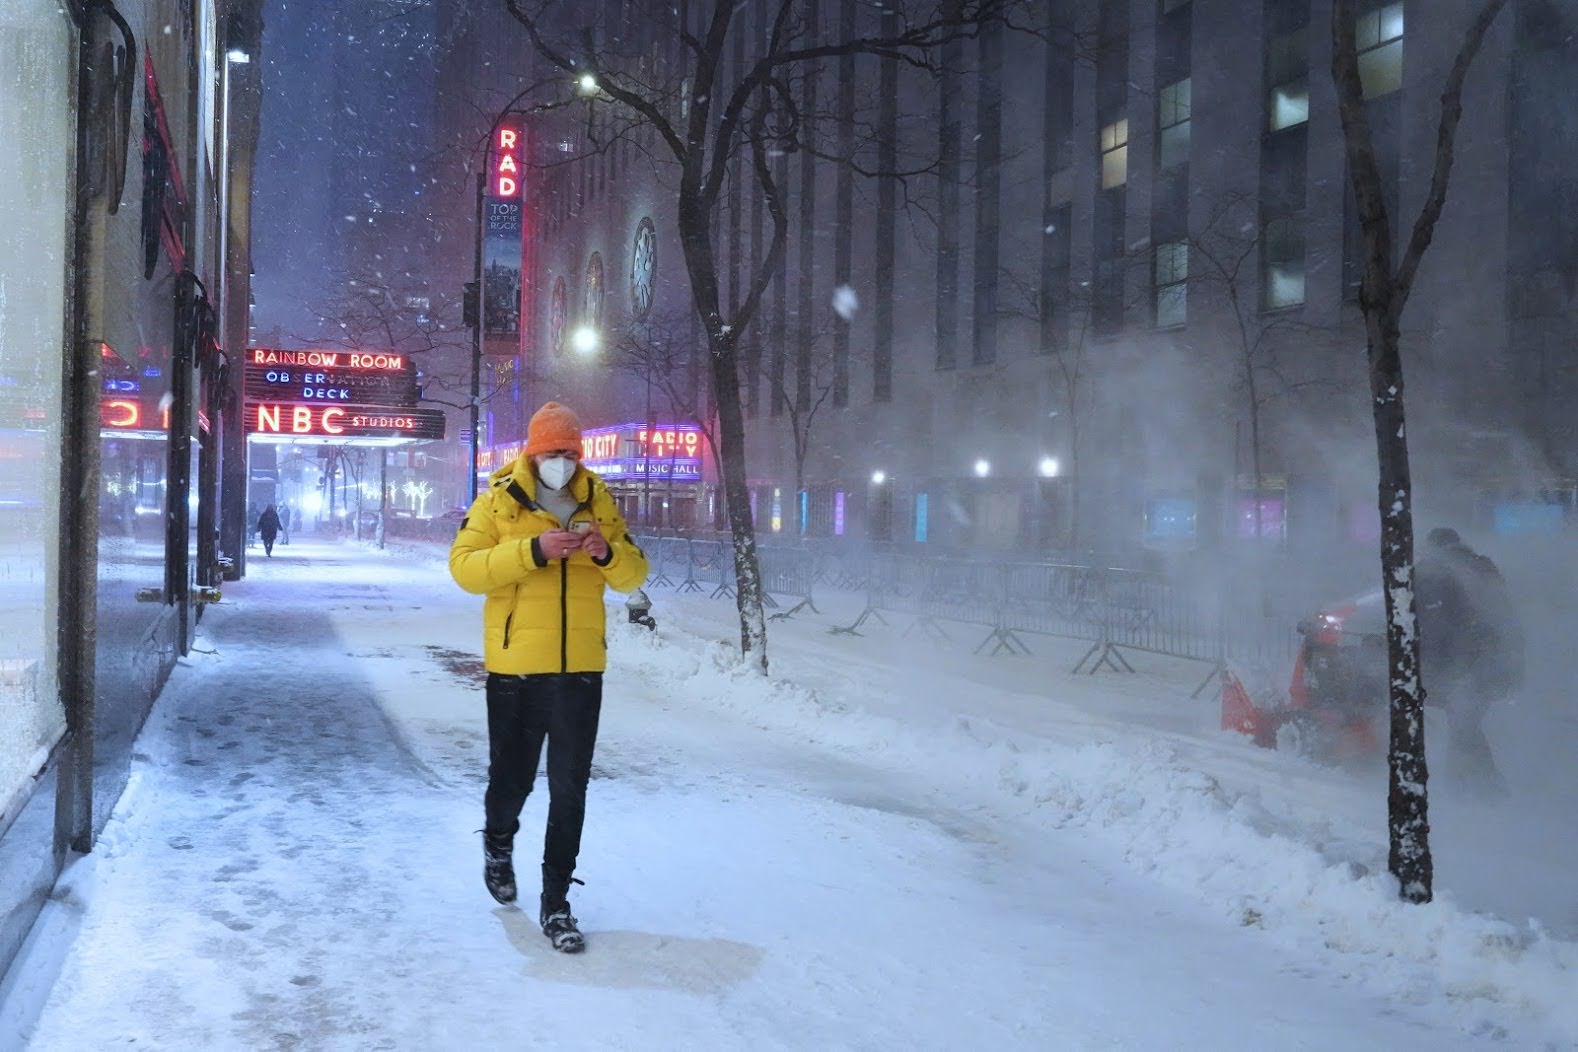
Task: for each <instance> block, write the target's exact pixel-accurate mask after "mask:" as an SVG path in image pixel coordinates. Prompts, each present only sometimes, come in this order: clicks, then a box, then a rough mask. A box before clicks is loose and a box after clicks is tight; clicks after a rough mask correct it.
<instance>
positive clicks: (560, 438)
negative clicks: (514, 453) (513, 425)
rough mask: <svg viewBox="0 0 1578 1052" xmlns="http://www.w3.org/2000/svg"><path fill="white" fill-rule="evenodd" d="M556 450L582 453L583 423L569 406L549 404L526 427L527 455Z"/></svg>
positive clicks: (536, 413)
mask: <svg viewBox="0 0 1578 1052" xmlns="http://www.w3.org/2000/svg"><path fill="white" fill-rule="evenodd" d="M555 449H573V450H575V451H576V452H577V453H579V452H580V451H581V421H580V419H579V418H578V417H577V416H576V415H575V410H573V409H571V408H570V407H569V406H563V405H560V404H559V403H558V402H549V403H547V404H546V405H544V406H543V407H542V408H541V409H539V410H537V411H536V412H535V413H533V414H532V417H531V423H530V424H528V425H526V455H527V456H531V455H532V454H533V453H547V452H549V451H551V450H555Z"/></svg>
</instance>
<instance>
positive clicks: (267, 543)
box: [258, 504, 280, 557]
mask: <svg viewBox="0 0 1578 1052" xmlns="http://www.w3.org/2000/svg"><path fill="white" fill-rule="evenodd" d="M279 528H280V526H279V512H277V511H275V510H274V505H272V504H270V505H269V506H268V507H266V508H264V509H263V514H262V515H259V516H258V533H259V534H260V535H261V536H262V537H263V554H264V555H267V556H270V557H272V556H273V554H274V538H275V537H277V536H278V535H279Z"/></svg>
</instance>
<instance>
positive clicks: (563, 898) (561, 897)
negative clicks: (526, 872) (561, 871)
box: [537, 866, 586, 953]
mask: <svg viewBox="0 0 1578 1052" xmlns="http://www.w3.org/2000/svg"><path fill="white" fill-rule="evenodd" d="M571 881H574V882H575V883H576V884H579V883H581V882H580V881H579V880H575V878H574V877H570V878H565V877H562V876H560V875H558V874H556V873H554V872H552V871H551V870H549V869H548V867H547V866H543V867H542V898H541V899H540V900H539V902H540V905H539V909H538V913H537V923H539V924H541V925H542V933H543V934H544V935H546V936H548V939H549V941H551V942H552V943H553V948H554V949H556V950H558V951H559V952H560V953H580V952H581V951H582V950H584V949H585V948H586V937H585V936H583V935H582V934H581V929H580V928H578V927H576V925H575V917H574V916H573V915H572V914H571V913H570V899H569V891H570V883H571Z"/></svg>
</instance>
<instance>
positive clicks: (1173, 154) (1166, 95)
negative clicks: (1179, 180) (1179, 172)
mask: <svg viewBox="0 0 1578 1052" xmlns="http://www.w3.org/2000/svg"><path fill="white" fill-rule="evenodd" d="M1189 95H1190V91H1189V78H1188V77H1185V78H1184V79H1183V80H1180V81H1178V82H1177V83H1176V84H1169V85H1167V86H1166V87H1165V88H1163V89H1162V91H1161V98H1160V100H1159V102H1158V105H1157V123H1158V126H1159V131H1158V134H1157V144H1158V145H1157V155H1156V156H1157V165H1158V167H1161V168H1176V167H1177V166H1178V165H1180V164H1188V163H1189Z"/></svg>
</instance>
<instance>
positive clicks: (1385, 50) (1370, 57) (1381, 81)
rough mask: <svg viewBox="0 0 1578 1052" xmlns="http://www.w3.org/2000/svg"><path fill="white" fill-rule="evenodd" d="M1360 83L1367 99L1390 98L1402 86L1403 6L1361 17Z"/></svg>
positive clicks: (1386, 7)
mask: <svg viewBox="0 0 1578 1052" xmlns="http://www.w3.org/2000/svg"><path fill="white" fill-rule="evenodd" d="M1357 30H1358V37H1359V80H1360V82H1361V83H1363V85H1364V97H1365V98H1367V99H1374V98H1379V97H1380V96H1382V95H1390V94H1391V93H1392V92H1394V91H1396V90H1397V89H1398V88H1401V87H1402V86H1403V5H1402V4H1400V3H1398V4H1387V5H1386V6H1385V7H1382V8H1378V9H1376V10H1374V11H1370V12H1367V13H1365V14H1362V15H1360V16H1359V20H1358V26H1357Z"/></svg>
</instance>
